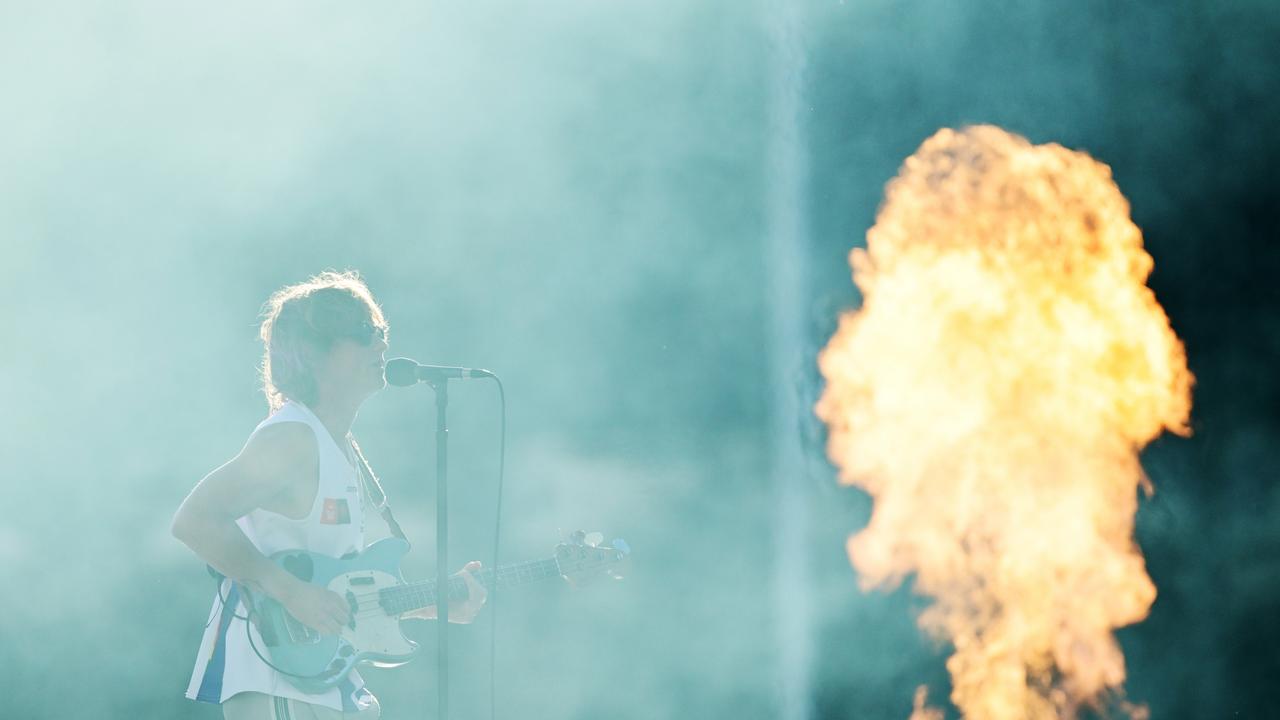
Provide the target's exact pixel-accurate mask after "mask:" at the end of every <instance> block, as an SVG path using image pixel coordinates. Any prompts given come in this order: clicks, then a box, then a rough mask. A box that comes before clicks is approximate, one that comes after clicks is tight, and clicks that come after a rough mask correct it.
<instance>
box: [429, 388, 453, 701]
mask: <svg viewBox="0 0 1280 720" xmlns="http://www.w3.org/2000/svg"><path fill="white" fill-rule="evenodd" d="M428 383H429V384H430V385H431V389H432V390H435V393H436V622H437V626H436V644H437V648H438V650H437V664H438V665H439V667H438V668H437V681H436V682H437V685H436V687H437V690H436V692H437V693H438V697H437V705H436V718H438V719H439V720H448V718H449V505H448V502H449V423H448V413H447V408H448V407H449V380H448V378H445V377H436V378H433V379H431V380H429V381H428Z"/></svg>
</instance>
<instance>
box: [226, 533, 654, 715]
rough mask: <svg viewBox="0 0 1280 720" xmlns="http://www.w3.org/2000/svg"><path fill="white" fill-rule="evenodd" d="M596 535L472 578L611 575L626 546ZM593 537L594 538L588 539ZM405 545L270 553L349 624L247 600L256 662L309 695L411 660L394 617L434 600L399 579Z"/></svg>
mask: <svg viewBox="0 0 1280 720" xmlns="http://www.w3.org/2000/svg"><path fill="white" fill-rule="evenodd" d="M600 537H601V536H600V535H599V534H598V533H592V534H591V535H587V534H586V533H583V532H581V531H579V532H575V533H574V534H573V535H572V537H571V538H570V540H569V541H568V542H565V543H561V544H560V545H557V546H556V550H555V554H554V555H553V556H552V557H550V558H547V559H545V560H533V561H530V562H523V563H516V564H513V565H506V566H503V567H500V568H497V570H496V571H495V570H494V569H491V568H486V569H483V570H481V571H480V572H478V573H475V574H474V576H475V578H476V580H478V581H479V582H480V583H481V584H482V585H484V586H485V587H486V588H493V587H495V586H496V587H498V588H505V587H508V586H513V585H523V584H525V583H529V582H537V581H539V580H547V579H551V578H559V577H563V578H566V579H570V580H578V579H587V578H589V577H591V576H593V575H608V576H612V577H619V575H618V567H619V565H620V564H621V563H622V562H623V560H625V559H626V557H627V555H628V554H629V553H630V549H629V548H628V547H627V544H626V543H625V542H624V541H622V540H614V541H613V542H612V544H610V545H601V544H600V543H599V539H600ZM593 541H594V542H593ZM408 550H409V544H408V543H406V542H405V541H403V540H400V539H397V538H387V539H385V540H380V541H378V542H376V543H374V544H373V545H370V546H369V547H368V548H366V549H365V551H364V552H363V553H360V554H359V555H355V556H349V557H345V558H332V557H328V556H326V555H318V554H316V553H312V552H308V551H305V550H286V551H284V552H279V553H276V554H274V555H272V556H271V559H272V560H273V561H274V562H275V563H276V564H278V565H279V566H280V567H282V568H284V569H285V570H287V571H288V572H290V573H292V574H293V575H294V576H295V577H297V578H299V579H301V580H304V581H306V582H309V583H311V584H313V585H319V586H321V587H326V588H328V589H329V590H332V591H333V592H336V593H338V594H339V595H341V596H342V597H344V598H346V600H347V603H349V604H350V606H351V618H352V619H351V622H350V623H349V624H348V625H347V626H345V627H344V628H343V629H342V631H341V632H340V633H339V634H338V635H322V634H320V633H318V632H316V631H315V630H313V629H311V628H310V627H308V626H306V625H304V624H302V623H301V622H299V621H298V620H297V619H296V618H294V617H293V616H292V615H290V614H289V613H288V612H287V611H286V610H285V609H284V606H282V605H281V604H280V603H279V602H276V601H275V600H273V599H271V598H270V597H266V596H263V595H254V596H252V597H251V598H250V618H251V619H252V621H253V623H254V624H255V625H256V626H257V628H258V632H259V633H260V634H261V636H262V643H261V646H258V645H257V644H256V643H255V648H256V649H257V651H258V653H259V654H260V655H261V656H262V657H263V659H264V660H266V661H267V662H269V663H270V664H271V665H272V666H274V667H275V668H276V670H278V671H280V672H281V673H282V674H283V675H284V677H285V678H287V679H288V680H289V682H291V683H292V684H293V685H294V686H296V687H297V688H298V689H300V690H302V691H304V692H308V693H316V692H323V691H324V690H327V689H329V688H331V687H334V686H335V685H337V684H338V683H339V682H340V681H341V680H342V679H343V678H344V677H346V675H347V673H349V672H350V671H351V669H352V668H353V667H355V666H356V665H357V664H360V663H371V664H374V665H377V666H380V667H395V666H397V665H403V664H405V663H407V662H409V661H410V660H412V659H413V657H414V654H415V653H416V652H417V647H418V646H417V644H416V643H414V642H413V641H412V640H409V639H408V638H406V637H405V636H404V634H403V633H402V632H401V631H400V616H401V615H403V614H405V613H407V612H410V611H412V610H419V609H421V608H425V607H430V606H433V605H435V604H436V581H435V580H426V581H423V582H415V583H406V582H405V581H404V579H403V578H402V576H401V574H400V559H401V558H402V557H404V554H405V553H406V552H407V551H408ZM449 598H450V600H452V601H455V602H456V601H459V600H465V599H466V598H467V586H466V583H465V582H463V580H462V578H458V577H454V578H452V579H451V580H450V582H449Z"/></svg>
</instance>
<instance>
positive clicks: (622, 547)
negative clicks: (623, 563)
mask: <svg viewBox="0 0 1280 720" xmlns="http://www.w3.org/2000/svg"><path fill="white" fill-rule="evenodd" d="M609 544H610V545H612V546H613V549H614V550H617V551H618V552H620V553H622V554H623V555H630V554H631V546H630V545H628V544H627V541H626V540H623V539H622V538H614V539H613V542H611V543H609Z"/></svg>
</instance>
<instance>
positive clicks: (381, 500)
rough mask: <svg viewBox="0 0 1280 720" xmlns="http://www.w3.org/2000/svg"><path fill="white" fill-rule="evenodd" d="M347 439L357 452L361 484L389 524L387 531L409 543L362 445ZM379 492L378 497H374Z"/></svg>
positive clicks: (350, 437) (348, 437)
mask: <svg viewBox="0 0 1280 720" xmlns="http://www.w3.org/2000/svg"><path fill="white" fill-rule="evenodd" d="M347 439H348V440H350V441H351V449H352V450H355V455H356V460H357V462H358V465H359V467H358V468H357V470H358V471H359V474H360V483H361V484H362V485H364V491H365V494H366V495H368V496H369V499H370V500H371V501H373V503H374V508H375V509H376V510H377V511H378V513H379V514H380V515H382V520H383V522H385V523H386V524H387V529H388V530H390V531H391V534H392V535H394V536H395V537H397V538H399V539H401V540H403V541H405V542H406V543H408V542H409V538H407V537H405V536H404V531H403V530H401V529H400V523H398V522H396V518H395V516H394V515H392V514H391V506H390V505H388V504H387V493H386V492H385V491H384V490H383V489H382V483H380V482H378V476H377V475H374V474H373V468H371V467H369V461H368V460H365V459H364V453H362V452H360V444H359V443H357V442H356V439H355V437H354V436H352V435H347ZM374 491H377V495H376V496H375V495H374Z"/></svg>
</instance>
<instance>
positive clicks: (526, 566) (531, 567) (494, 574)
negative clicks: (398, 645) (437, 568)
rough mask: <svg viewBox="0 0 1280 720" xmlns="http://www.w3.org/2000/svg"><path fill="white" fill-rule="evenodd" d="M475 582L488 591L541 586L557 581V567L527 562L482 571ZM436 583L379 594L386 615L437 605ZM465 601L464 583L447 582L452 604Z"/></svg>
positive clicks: (551, 561)
mask: <svg viewBox="0 0 1280 720" xmlns="http://www.w3.org/2000/svg"><path fill="white" fill-rule="evenodd" d="M473 575H474V577H475V579H476V580H477V581H479V583H480V584H481V585H483V586H484V587H485V588H487V589H490V590H491V589H493V588H495V587H496V588H498V589H502V588H506V587H513V586H516V585H525V584H527V583H534V582H541V581H543V580H550V579H553V578H558V577H560V565H559V563H557V562H556V559H555V558H547V559H546V560H530V561H528V562H521V563H513V564H511V565H503V566H501V567H499V568H497V569H496V570H494V569H484V570H481V571H480V572H478V573H473ZM436 596H437V593H436V581H435V580H423V581H421V582H412V583H405V584H403V585H396V586H395V587H389V588H384V589H383V590H382V599H381V603H382V606H383V607H384V608H385V609H386V610H387V613H388V614H391V615H400V614H402V613H406V612H409V611H411V610H420V609H422V608H424V607H430V606H432V605H435V604H436ZM466 598H467V583H466V581H464V580H463V579H462V578H460V577H451V578H449V599H450V600H451V601H458V600H465V599H466Z"/></svg>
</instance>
